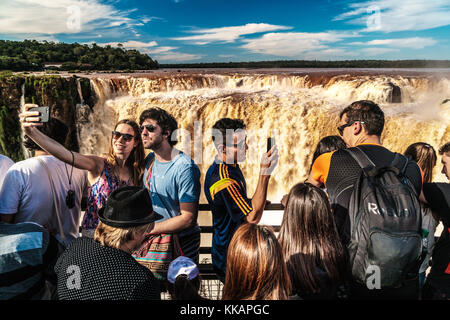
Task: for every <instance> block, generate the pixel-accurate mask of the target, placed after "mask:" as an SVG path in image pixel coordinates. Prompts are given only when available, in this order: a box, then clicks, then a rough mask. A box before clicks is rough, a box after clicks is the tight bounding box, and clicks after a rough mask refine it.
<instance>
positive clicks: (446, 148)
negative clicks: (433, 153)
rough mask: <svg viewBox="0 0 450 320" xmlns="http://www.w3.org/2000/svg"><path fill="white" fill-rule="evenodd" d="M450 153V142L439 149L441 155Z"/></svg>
mask: <svg viewBox="0 0 450 320" xmlns="http://www.w3.org/2000/svg"><path fill="white" fill-rule="evenodd" d="M447 152H450V142H447V143H446V144H444V145H443V146H442V147H440V148H439V154H440V155H443V154H444V153H447Z"/></svg>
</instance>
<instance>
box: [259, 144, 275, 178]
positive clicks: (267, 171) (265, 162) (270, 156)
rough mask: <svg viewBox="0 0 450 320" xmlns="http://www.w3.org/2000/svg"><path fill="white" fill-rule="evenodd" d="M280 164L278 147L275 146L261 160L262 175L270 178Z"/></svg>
mask: <svg viewBox="0 0 450 320" xmlns="http://www.w3.org/2000/svg"><path fill="white" fill-rule="evenodd" d="M277 164H278V147H277V146H276V145H275V146H273V147H272V148H271V149H270V150H269V151H268V152H266V153H264V154H263V155H262V158H261V170H260V174H261V175H263V176H270V175H271V174H272V172H273V170H275V168H276V166H277Z"/></svg>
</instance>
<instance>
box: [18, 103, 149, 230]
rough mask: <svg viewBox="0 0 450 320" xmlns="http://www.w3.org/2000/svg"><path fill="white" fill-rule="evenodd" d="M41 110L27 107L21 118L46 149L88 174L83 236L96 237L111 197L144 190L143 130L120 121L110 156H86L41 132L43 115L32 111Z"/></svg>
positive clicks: (26, 131)
mask: <svg viewBox="0 0 450 320" xmlns="http://www.w3.org/2000/svg"><path fill="white" fill-rule="evenodd" d="M33 107H37V105H34V104H26V105H25V112H23V113H21V114H19V117H20V122H21V123H22V127H23V130H24V133H25V134H26V135H27V136H28V137H30V138H31V139H32V140H33V141H34V142H35V143H36V144H38V145H39V146H40V147H41V148H42V149H44V150H45V151H47V152H48V153H50V154H51V155H53V156H55V157H56V158H58V159H60V160H61V161H64V162H66V163H67V164H69V165H72V166H74V167H76V168H79V169H82V170H88V172H89V175H88V178H89V181H90V182H91V183H93V184H92V185H91V187H90V189H89V194H88V203H87V209H86V212H85V215H84V218H83V222H82V229H83V230H82V233H83V236H87V237H91V238H92V237H93V235H94V231H95V228H96V227H97V224H98V211H99V210H100V209H101V208H102V207H104V206H105V204H106V200H107V198H108V196H109V194H110V193H111V192H112V191H114V190H115V189H117V188H119V187H122V186H126V185H130V186H140V185H141V184H142V183H141V174H142V169H143V168H142V164H143V162H144V161H143V160H144V146H143V144H142V140H141V134H140V130H139V126H138V124H137V123H136V122H134V121H132V120H128V119H123V120H120V121H119V122H117V123H116V125H115V126H114V130H113V131H112V136H111V143H110V147H109V153H108V156H107V157H106V158H105V157H99V156H95V155H84V154H80V153H77V152H73V151H70V150H68V149H66V148H65V147H64V146H63V145H61V144H60V143H58V142H56V141H55V140H53V139H51V138H50V137H48V136H46V135H45V134H43V133H42V132H41V131H39V130H37V129H36V128H35V127H36V126H40V125H42V123H41V122H39V121H40V117H39V112H37V111H28V110H29V109H30V108H33Z"/></svg>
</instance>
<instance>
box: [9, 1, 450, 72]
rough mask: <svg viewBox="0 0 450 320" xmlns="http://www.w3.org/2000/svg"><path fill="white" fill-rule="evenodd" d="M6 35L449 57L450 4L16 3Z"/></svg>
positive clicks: (181, 56) (284, 54) (295, 55)
mask: <svg viewBox="0 0 450 320" xmlns="http://www.w3.org/2000/svg"><path fill="white" fill-rule="evenodd" d="M0 38H1V39H8V40H23V39H37V40H48V41H61V42H69V43H72V42H78V43H91V42H96V43H98V44H100V45H107V44H110V45H113V46H116V45H117V44H118V43H121V44H122V45H123V46H124V47H126V48H135V49H138V50H140V51H141V52H144V53H148V54H149V55H150V56H151V57H152V58H155V59H157V60H158V61H159V62H160V63H180V62H182V63H185V62H186V63H189V62H217V61H225V62H228V61H260V60H295V59H306V60H314V59H317V60H352V59H450V0H432V1H431V0H430V1H424V0H368V1H340V0H335V1H327V0H322V1H321V0H317V1H300V0H297V1H294V0H291V1H287V0H278V1H263V0H259V1H254V0H240V1H236V0H227V1H223V0H209V1H206V0H148V1H138V0H132V1H123V0H8V1H2V2H1V3H0Z"/></svg>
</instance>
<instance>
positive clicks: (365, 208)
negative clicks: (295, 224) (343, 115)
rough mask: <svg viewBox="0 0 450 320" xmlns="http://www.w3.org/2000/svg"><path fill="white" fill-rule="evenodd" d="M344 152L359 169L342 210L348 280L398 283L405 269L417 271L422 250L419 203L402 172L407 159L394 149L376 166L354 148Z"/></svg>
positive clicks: (372, 286)
mask: <svg viewBox="0 0 450 320" xmlns="http://www.w3.org/2000/svg"><path fill="white" fill-rule="evenodd" d="M346 151H347V152H348V153H349V154H350V155H351V156H352V157H353V158H354V159H355V160H356V161H357V162H358V164H359V166H360V167H361V168H362V172H361V175H360V176H359V178H358V180H357V181H356V183H355V185H354V188H353V192H352V195H351V198H350V203H349V209H348V213H349V218H350V237H351V239H350V243H349V244H348V253H349V258H350V267H351V272H352V276H353V279H354V280H356V281H357V282H358V283H360V284H363V285H365V286H367V288H368V289H375V288H376V289H385V288H397V287H401V286H402V281H403V280H404V279H405V277H406V275H407V274H408V273H413V274H417V273H418V269H419V266H420V260H421V253H422V237H421V233H420V230H421V223H422V221H421V219H422V218H421V207H420V202H419V200H418V195H417V193H416V190H415V188H414V186H413V185H412V183H411V182H410V181H409V179H408V178H407V177H406V175H405V171H406V168H407V166H408V163H409V159H408V158H406V157H404V156H402V155H400V154H398V153H396V154H395V158H394V160H393V162H392V163H391V165H390V166H387V167H376V166H375V164H374V163H373V162H372V161H371V160H370V158H369V157H368V156H367V155H366V154H365V153H364V152H363V151H362V150H361V149H360V148H358V147H356V148H350V149H346ZM402 162H404V164H403V165H402V166H400V165H401V163H402ZM399 167H400V168H401V169H399ZM376 273H378V275H377V274H376ZM373 276H375V277H378V279H376V278H374V277H373ZM369 282H371V284H369Z"/></svg>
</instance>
